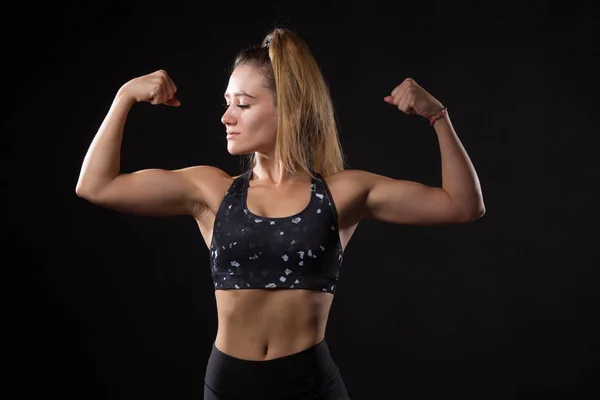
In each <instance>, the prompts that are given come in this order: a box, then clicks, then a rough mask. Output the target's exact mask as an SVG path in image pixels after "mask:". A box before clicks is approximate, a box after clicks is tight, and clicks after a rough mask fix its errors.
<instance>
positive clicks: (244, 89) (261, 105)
mask: <svg viewBox="0 0 600 400" xmlns="http://www.w3.org/2000/svg"><path fill="white" fill-rule="evenodd" d="M263 82H264V81H263V77H262V75H261V74H260V71H259V70H258V68H256V67H254V66H250V65H242V66H240V67H237V68H236V69H235V70H234V71H233V73H232V74H231V76H230V77H229V85H228V86H227V90H226V91H225V100H226V102H227V109H226V110H225V114H223V117H222V118H221V122H223V125H225V129H226V131H227V133H234V134H233V135H229V134H228V135H227V151H228V152H229V153H230V154H233V155H240V154H248V153H253V152H260V153H263V154H268V153H271V152H273V150H274V149H275V142H276V137H277V107H275V104H274V102H273V94H272V92H271V91H269V89H267V88H266V87H265V86H264V83H263Z"/></svg>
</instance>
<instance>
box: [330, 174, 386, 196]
mask: <svg viewBox="0 0 600 400" xmlns="http://www.w3.org/2000/svg"><path fill="white" fill-rule="evenodd" d="M378 177H381V176H380V175H377V174H373V173H371V172H367V171H363V170H360V169H345V170H343V171H339V172H336V173H335V174H332V175H329V176H326V177H324V178H323V179H324V180H325V182H326V183H327V186H329V187H330V188H332V189H335V188H337V189H340V190H344V191H346V190H349V191H359V192H362V191H365V190H369V188H370V186H371V185H372V184H373V182H374V181H375V180H377V178H378Z"/></svg>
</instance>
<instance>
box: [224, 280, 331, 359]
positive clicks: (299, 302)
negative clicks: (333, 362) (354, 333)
mask: <svg viewBox="0 0 600 400" xmlns="http://www.w3.org/2000/svg"><path fill="white" fill-rule="evenodd" d="M215 298H216V303H217V317H218V329H217V336H216V339H215V346H216V348H217V349H218V350H220V351H221V352H223V353H225V354H228V355H230V356H233V357H236V358H240V359H244V360H254V361H266V360H271V359H274V358H279V357H284V356H287V355H290V354H294V353H298V352H301V351H303V350H306V349H308V348H309V347H311V346H313V345H315V344H317V343H319V342H321V341H322V340H323V339H324V337H325V328H326V325H327V319H328V315H329V310H330V308H331V304H332V301H333V294H332V293H327V292H319V291H316V290H304V289H287V290H283V289H281V290H269V289H240V290H233V289H232V290H215Z"/></svg>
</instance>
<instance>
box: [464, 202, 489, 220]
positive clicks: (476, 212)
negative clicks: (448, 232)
mask: <svg viewBox="0 0 600 400" xmlns="http://www.w3.org/2000/svg"><path fill="white" fill-rule="evenodd" d="M484 215H485V205H484V204H483V202H482V203H481V204H480V205H479V206H478V207H476V208H475V209H473V210H470V212H468V213H465V214H464V219H463V222H473V221H475V220H478V219H479V218H481V217H483V216H484Z"/></svg>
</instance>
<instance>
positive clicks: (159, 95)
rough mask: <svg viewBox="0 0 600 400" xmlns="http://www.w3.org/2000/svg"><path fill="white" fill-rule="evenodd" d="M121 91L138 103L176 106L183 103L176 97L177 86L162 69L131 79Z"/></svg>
mask: <svg viewBox="0 0 600 400" xmlns="http://www.w3.org/2000/svg"><path fill="white" fill-rule="evenodd" d="M121 92H122V93H125V94H127V95H128V96H131V97H132V98H133V99H134V100H135V101H136V102H138V103H141V102H148V103H150V104H153V105H156V104H166V105H168V106H175V107H179V106H180V105H181V103H180V102H179V100H177V99H176V98H175V92H177V86H175V83H174V82H173V80H172V79H171V78H170V77H169V75H168V74H167V72H166V71H165V70H162V69H160V70H158V71H156V72H153V73H151V74H148V75H143V76H140V77H137V78H134V79H132V80H130V81H129V82H127V83H126V84H124V85H123V86H122V87H121Z"/></svg>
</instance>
